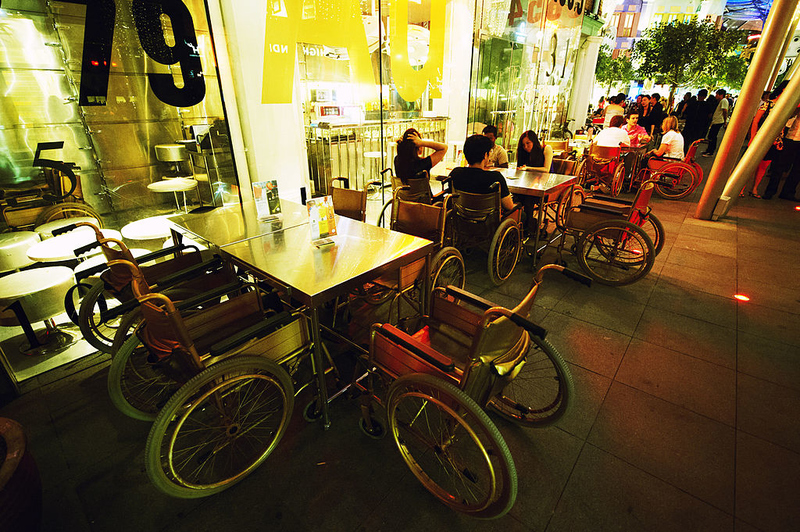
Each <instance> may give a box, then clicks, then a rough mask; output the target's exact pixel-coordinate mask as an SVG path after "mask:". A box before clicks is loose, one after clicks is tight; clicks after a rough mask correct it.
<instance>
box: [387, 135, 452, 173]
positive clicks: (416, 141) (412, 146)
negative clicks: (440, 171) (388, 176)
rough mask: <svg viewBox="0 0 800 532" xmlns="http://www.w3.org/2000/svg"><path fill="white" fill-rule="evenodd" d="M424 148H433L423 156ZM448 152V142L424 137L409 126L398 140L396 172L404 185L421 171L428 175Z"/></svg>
mask: <svg viewBox="0 0 800 532" xmlns="http://www.w3.org/2000/svg"><path fill="white" fill-rule="evenodd" d="M424 148H431V149H432V150H434V151H433V153H432V154H430V155H428V156H427V157H422V154H423V153H424ZM445 153H447V144H442V143H441V142H435V141H433V140H428V139H423V138H421V137H420V135H419V131H417V130H416V129H414V128H413V127H412V128H409V129H407V130H406V132H405V133H403V137H402V138H401V139H400V140H398V141H397V156H396V157H395V158H394V173H395V175H396V176H397V177H398V178H399V179H400V181H402V183H403V184H404V185H407V184H408V180H409V179H414V178H415V177H417V174H419V173H420V172H425V173H426V175H427V174H428V172H430V170H431V168H433V167H434V166H435V165H437V164H438V163H440V162H441V161H442V159H444V155H445Z"/></svg>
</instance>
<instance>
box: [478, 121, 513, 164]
mask: <svg viewBox="0 0 800 532" xmlns="http://www.w3.org/2000/svg"><path fill="white" fill-rule="evenodd" d="M483 136H485V137H487V138H488V139H489V140H491V141H492V150H491V151H490V152H489V167H490V168H508V154H507V153H506V150H505V148H503V147H502V146H500V145H498V144H497V128H496V127H494V126H486V127H485V128H483Z"/></svg>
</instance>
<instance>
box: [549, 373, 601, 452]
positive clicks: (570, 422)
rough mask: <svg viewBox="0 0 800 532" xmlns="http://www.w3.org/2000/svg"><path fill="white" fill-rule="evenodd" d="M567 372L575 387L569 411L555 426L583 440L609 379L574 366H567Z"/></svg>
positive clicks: (590, 426) (597, 409)
mask: <svg viewBox="0 0 800 532" xmlns="http://www.w3.org/2000/svg"><path fill="white" fill-rule="evenodd" d="M569 370H570V373H571V374H572V381H573V383H574V385H575V386H574V391H573V397H572V400H571V403H570V406H569V409H568V410H567V412H566V413H565V414H564V417H563V418H562V419H561V420H559V421H558V422H557V423H556V426H557V427H559V428H561V429H563V430H565V431H567V432H569V433H570V434H572V435H574V436H577V437H578V438H581V439H583V440H585V439H586V437H587V436H588V435H589V431H590V430H591V428H592V425H593V424H594V420H595V419H596V418H597V412H599V411H600V406H601V405H602V404H603V399H605V397H606V393H608V388H609V386H611V379H609V378H608V377H604V376H602V375H598V374H597V373H594V372H591V371H587V370H585V369H583V368H581V367H579V366H576V365H574V364H569Z"/></svg>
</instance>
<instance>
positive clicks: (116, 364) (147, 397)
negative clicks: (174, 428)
mask: <svg viewBox="0 0 800 532" xmlns="http://www.w3.org/2000/svg"><path fill="white" fill-rule="evenodd" d="M148 353H149V352H148V351H147V348H146V347H145V346H144V345H142V343H141V342H140V341H139V338H137V337H136V336H135V335H133V336H131V337H129V338H128V339H127V341H125V343H123V344H122V347H120V348H119V350H118V351H117V353H116V354H115V355H114V357H113V358H112V359H111V368H110V369H109V370H108V382H107V385H108V396H109V397H110V398H111V402H112V403H113V405H114V406H115V407H117V410H119V411H120V412H122V413H123V414H125V415H126V416H128V417H130V418H133V419H138V420H140V421H154V420H155V419H156V416H157V415H158V412H159V411H160V410H161V408H162V407H163V406H164V405H165V404H166V403H167V401H169V398H170V397H172V395H173V394H174V393H175V392H176V391H177V390H178V388H179V387H180V384H179V383H177V382H176V381H174V380H172V379H170V378H169V377H167V376H166V375H165V374H164V373H163V372H161V371H159V370H158V368H156V367H154V366H153V365H152V364H151V363H149V362H148V361H147V355H148Z"/></svg>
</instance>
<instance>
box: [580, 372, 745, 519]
mask: <svg viewBox="0 0 800 532" xmlns="http://www.w3.org/2000/svg"><path fill="white" fill-rule="evenodd" d="M587 441H588V443H591V444H592V445H595V446H597V447H599V448H601V449H603V450H604V451H606V452H609V453H611V454H613V455H614V456H616V457H618V458H621V459H622V460H625V461H627V462H629V463H631V464H632V465H634V466H636V467H638V468H640V469H643V470H644V471H646V472H648V473H650V474H651V475H654V476H656V477H658V478H660V479H662V480H664V481H666V482H668V483H670V484H672V485H674V486H676V487H678V488H680V489H682V490H684V491H686V492H687V493H689V494H690V495H694V496H695V497H697V498H699V499H701V500H703V501H705V502H707V503H709V504H711V505H713V506H715V507H717V508H719V509H721V510H723V511H725V512H728V513H733V495H734V491H733V490H734V486H733V476H734V475H733V466H734V448H735V445H734V429H733V428H732V427H729V426H727V425H724V424H722V423H719V422H717V421H713V420H711V419H709V418H707V417H705V416H701V415H699V414H695V413H694V412H691V411H689V410H686V409H685V408H682V407H679V406H677V405H674V404H672V403H668V402H666V401H664V400H662V399H658V398H657V397H653V396H651V395H649V394H646V393H644V392H641V391H638V390H636V389H634V388H631V387H629V386H626V385H624V384H620V383H617V382H615V383H613V384H612V385H611V389H610V390H609V392H608V395H607V396H606V400H605V401H604V402H603V406H602V407H601V408H600V413H599V414H598V416H597V421H595V424H594V426H593V427H592V432H591V433H590V434H589V438H588V440H587Z"/></svg>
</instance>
